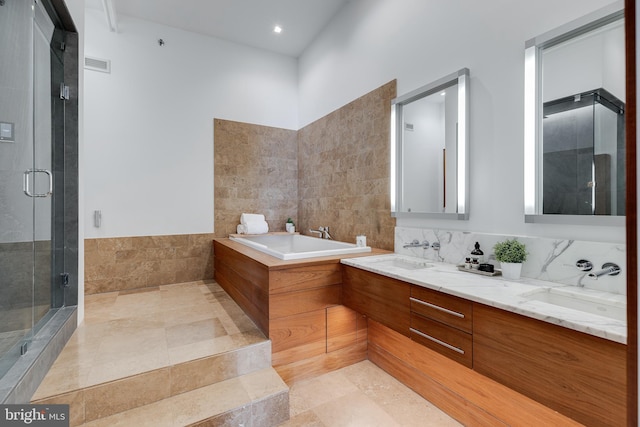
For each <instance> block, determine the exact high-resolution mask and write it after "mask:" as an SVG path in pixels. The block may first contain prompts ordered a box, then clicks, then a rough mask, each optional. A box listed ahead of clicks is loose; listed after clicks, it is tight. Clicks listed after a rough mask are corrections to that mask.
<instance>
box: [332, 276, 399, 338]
mask: <svg viewBox="0 0 640 427" xmlns="http://www.w3.org/2000/svg"><path fill="white" fill-rule="evenodd" d="M342 267H343V270H342V274H343V276H342V304H343V305H345V306H347V307H349V308H350V309H352V310H355V311H357V312H358V313H360V314H364V315H365V316H367V317H369V318H371V319H373V320H375V321H377V322H380V323H381V324H383V325H385V326H386V327H388V328H391V329H393V330H394V331H396V332H399V333H401V334H402V335H404V336H407V337H408V336H409V323H410V321H409V296H410V292H411V285H410V284H409V283H407V282H403V281H400V280H396V279H393V278H390V277H386V276H383V275H381V274H376V273H371V272H369V271H366V270H362V269H359V268H355V267H350V266H346V265H343V266H342Z"/></svg>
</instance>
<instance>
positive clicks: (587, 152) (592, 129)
mask: <svg viewBox="0 0 640 427" xmlns="http://www.w3.org/2000/svg"><path fill="white" fill-rule="evenodd" d="M624 157H625V149H624V103H622V102H621V101H620V100H618V99H617V98H616V97H615V96H613V95H612V94H611V93H609V92H608V91H606V90H604V89H602V88H600V89H597V90H594V91H589V92H585V93H581V94H576V95H573V96H570V97H566V98H562V99H558V100H554V101H550V102H547V103H545V104H544V118H543V166H542V176H543V183H544V184H543V194H542V197H543V213H544V214H563V215H624V205H625V203H624V189H625V179H624V174H625V172H624Z"/></svg>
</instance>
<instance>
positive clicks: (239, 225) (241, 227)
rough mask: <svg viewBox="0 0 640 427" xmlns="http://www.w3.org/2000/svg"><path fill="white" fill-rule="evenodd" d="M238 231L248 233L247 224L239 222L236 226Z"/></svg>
mask: <svg viewBox="0 0 640 427" xmlns="http://www.w3.org/2000/svg"><path fill="white" fill-rule="evenodd" d="M236 232H237V233H238V234H247V226H246V225H243V224H238V226H237V227H236Z"/></svg>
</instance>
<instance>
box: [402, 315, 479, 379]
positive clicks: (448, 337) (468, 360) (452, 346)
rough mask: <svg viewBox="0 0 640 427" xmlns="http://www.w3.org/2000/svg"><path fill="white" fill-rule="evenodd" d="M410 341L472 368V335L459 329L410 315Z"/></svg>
mask: <svg viewBox="0 0 640 427" xmlns="http://www.w3.org/2000/svg"><path fill="white" fill-rule="evenodd" d="M410 331H411V339H412V340H414V341H415V342H417V343H419V344H422V345H423V346H425V347H428V348H430V349H431V350H433V351H436V352H438V353H440V354H442V355H443V356H446V357H448V358H449V359H452V360H455V361H456V362H458V363H461V364H462V365H464V366H466V367H467V368H471V367H472V366H473V338H472V335H471V334H469V333H467V332H463V331H461V330H459V329H455V328H452V327H449V326H447V325H443V324H442V323H440V322H437V321H435V320H431V319H427V318H425V317H422V316H420V315H419V314H415V313H412V314H411V330H410Z"/></svg>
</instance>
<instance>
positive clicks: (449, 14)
mask: <svg viewBox="0 0 640 427" xmlns="http://www.w3.org/2000/svg"><path fill="white" fill-rule="evenodd" d="M610 3H611V0H564V1H562V2H557V1H553V0H538V1H535V2H534V1H524V0H520V1H504V0H486V1H481V2H480V1H472V0H455V1H446V2H445V1H442V2H426V1H424V0H394V1H385V0H353V1H352V2H350V3H347V5H346V7H345V8H344V9H343V10H342V11H341V13H340V14H339V15H338V16H337V17H336V18H335V19H334V20H333V21H332V22H331V23H330V25H329V26H328V27H327V28H326V29H325V31H324V32H323V34H322V35H321V36H320V37H318V38H317V39H316V41H315V42H314V44H313V45H312V46H311V47H310V48H309V49H307V50H306V51H305V52H304V54H303V55H302V57H301V58H300V60H299V62H300V64H299V105H300V110H299V111H300V112H299V114H300V126H301V127H302V126H304V125H306V124H308V123H310V122H312V121H313V120H316V119H317V118H319V117H322V116H323V115H325V114H327V113H328V112H330V111H332V110H335V109H336V108H339V107H340V106H342V105H344V104H345V103H347V102H349V101H351V100H353V99H355V98H357V97H359V96H361V95H362V94H364V93H367V92H368V91H370V90H372V89H374V88H376V87H379V86H380V85H382V84H384V83H386V82H388V81H390V80H392V79H397V80H398V85H397V87H398V95H402V94H405V93H407V92H409V91H412V90H414V89H416V88H418V87H420V86H422V85H425V84H427V83H430V82H432V81H434V80H437V79H438V78H441V77H443V76H445V75H447V74H450V73H452V72H454V71H456V70H458V69H460V68H463V67H468V68H469V69H470V76H471V79H470V87H471V99H470V101H471V105H470V151H471V152H470V156H471V160H470V165H471V166H470V168H471V171H470V181H471V188H470V192H471V200H470V208H469V209H470V218H469V221H456V222H454V221H445V220H405V219H402V220H398V225H399V226H408V227H413V226H415V227H424V228H429V227H432V228H446V229H451V228H456V229H460V230H473V231H481V232H489V233H500V234H515V235H528V236H540V237H558V238H569V239H571V238H579V239H582V240H594V241H607V242H623V241H624V227H605V226H598V227H581V226H565V225H548V224H525V223H524V209H523V203H524V202H523V185H524V184H523V172H522V168H523V116H524V107H523V93H524V83H523V81H524V68H523V63H524V43H525V41H526V40H528V39H531V38H533V37H535V36H537V35H539V34H542V33H544V32H546V31H549V30H551V29H553V28H555V27H558V26H560V25H563V24H565V23H567V22H569V21H571V20H573V19H575V18H577V17H579V16H582V15H584V14H587V13H590V12H592V11H594V10H597V9H599V8H601V7H604V6H606V5H608V4H610Z"/></svg>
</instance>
